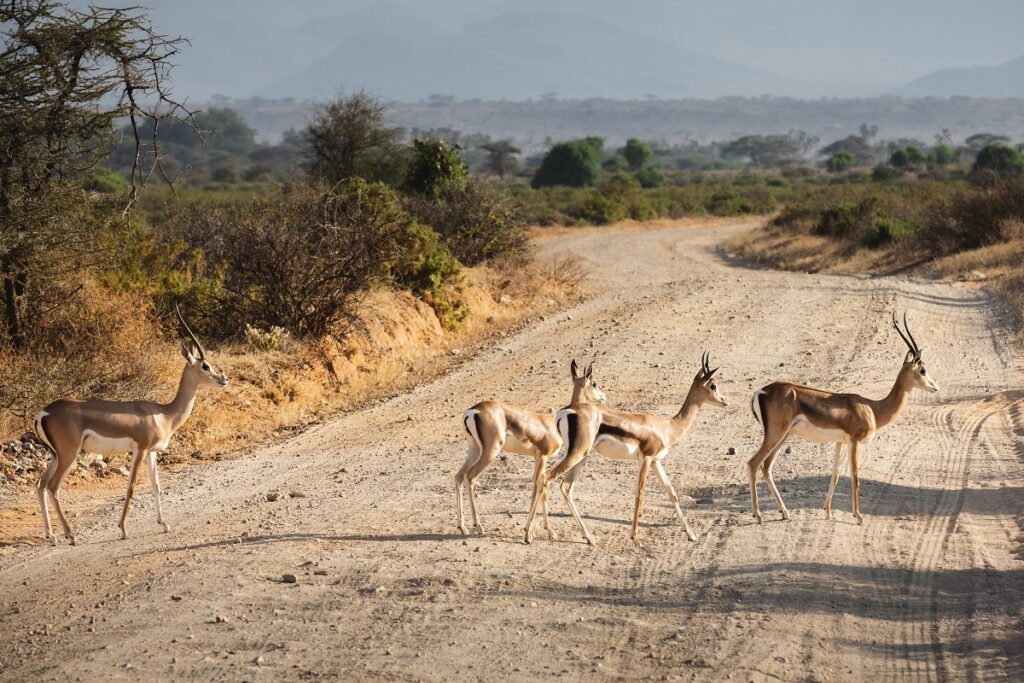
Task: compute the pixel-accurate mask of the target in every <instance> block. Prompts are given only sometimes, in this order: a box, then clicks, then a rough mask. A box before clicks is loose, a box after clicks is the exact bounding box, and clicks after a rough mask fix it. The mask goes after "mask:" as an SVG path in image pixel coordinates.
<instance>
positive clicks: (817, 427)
mask: <svg viewBox="0 0 1024 683" xmlns="http://www.w3.org/2000/svg"><path fill="white" fill-rule="evenodd" d="M892 325H893V327H895V328H896V331H897V332H898V333H899V335H900V337H901V338H902V339H903V341H904V343H906V345H907V348H908V351H907V355H906V357H904V359H903V366H902V367H901V368H900V371H899V373H898V374H897V375H896V382H895V383H894V384H893V385H892V389H891V390H890V391H889V394H888V395H887V396H886V397H885V398H883V399H881V400H877V401H875V400H872V399H869V398H864V397H863V396H859V395H857V394H833V393H831V392H829V391H821V390H818V389H812V388H811V387H805V386H801V385H799V384H790V383H788V382H776V383H774V384H769V385H768V386H766V387H764V388H763V389H760V390H759V391H756V392H754V397H753V398H752V399H751V405H750V407H751V410H752V411H753V412H754V417H755V418H756V419H757V421H758V422H760V423H761V425H762V426H763V427H764V441H763V442H762V443H761V447H760V448H758V449H757V452H756V453H754V456H753V457H752V458H751V459H750V460H749V461H748V462H747V471H748V474H749V475H750V501H751V505H752V507H753V510H754V517H756V518H757V521H758V523H761V522H762V521H764V518H763V517H762V516H761V510H760V508H759V507H758V504H757V470H758V468H760V469H761V472H762V473H763V474H764V478H765V481H767V482H768V490H769V491H771V493H772V496H773V497H774V498H775V502H776V503H777V504H778V506H779V511H780V512H781V513H782V518H783V519H789V510H787V509H786V505H785V503H783V502H782V497H781V496H780V495H779V490H778V489H777V488H776V487H775V481H774V480H773V479H772V464H773V463H774V462H775V455H776V453H778V451H779V448H781V447H782V444H783V442H785V440H786V437H788V436H789V435H790V434H796V435H797V436H799V437H800V438H802V439H804V440H806V441H810V442H812V443H835V447H836V448H835V466H834V468H833V470H832V480H831V483H830V485H829V489H828V497H827V498H826V499H825V514H826V516H827V517H828V519H832V494H833V493H834V492H835V488H836V483H837V482H838V481H839V471H840V468H841V467H842V465H843V461H844V459H845V458H844V455H843V448H844V447H846V448H848V449H849V451H850V488H851V491H852V494H853V516H854V517H855V518H856V519H857V523H858V524H863V523H864V518H863V517H862V516H861V514H860V501H859V491H860V479H859V477H858V472H857V467H858V461H859V457H860V449H861V447H862V446H863V445H865V444H867V442H869V441H870V440H871V438H872V437H874V435H875V432H876V431H878V430H879V429H881V428H882V427H884V426H886V425H887V424H889V423H891V422H892V421H893V420H895V419H896V418H897V417H898V416H899V414H900V413H901V412H902V411H903V408H904V407H905V406H906V405H907V398H908V397H909V396H910V392H911V391H913V390H914V389H927V390H928V391H931V392H936V391H938V390H939V385H938V384H936V383H935V382H934V381H932V378H931V377H929V376H928V372H927V370H925V367H924V362H923V361H922V360H921V347H919V346H918V345H917V342H916V341H915V340H914V337H913V335H912V334H911V333H910V327H908V326H907V316H906V314H904V315H903V327H904V328H905V329H906V334H904V333H903V330H901V329H900V326H899V323H898V322H896V313H895V312H894V313H893V314H892Z"/></svg>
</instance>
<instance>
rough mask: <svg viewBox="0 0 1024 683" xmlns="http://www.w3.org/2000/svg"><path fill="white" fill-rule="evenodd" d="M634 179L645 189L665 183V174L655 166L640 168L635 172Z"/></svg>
mask: <svg viewBox="0 0 1024 683" xmlns="http://www.w3.org/2000/svg"><path fill="white" fill-rule="evenodd" d="M636 179H637V180H638V181H639V182H640V187H643V188H645V189H650V188H652V187H661V186H662V185H664V184H665V174H664V173H662V172H661V169H660V168H658V167H656V166H647V167H646V168H642V169H640V170H639V171H638V172H637V174H636Z"/></svg>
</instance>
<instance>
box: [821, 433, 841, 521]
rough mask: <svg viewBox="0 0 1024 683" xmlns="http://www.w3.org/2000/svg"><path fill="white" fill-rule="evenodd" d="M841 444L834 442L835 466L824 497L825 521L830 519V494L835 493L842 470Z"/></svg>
mask: <svg viewBox="0 0 1024 683" xmlns="http://www.w3.org/2000/svg"><path fill="white" fill-rule="evenodd" d="M843 445H844V444H843V442H842V441H837V442H836V456H835V464H834V465H833V466H832V481H831V482H830V483H829V485H828V496H826V497H825V519H832V494H833V493H835V492H836V484H838V483H839V476H840V473H841V472H842V470H843V460H844V459H845V457H846V456H845V455H844V454H843Z"/></svg>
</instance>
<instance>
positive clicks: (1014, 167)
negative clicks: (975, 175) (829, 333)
mask: <svg viewBox="0 0 1024 683" xmlns="http://www.w3.org/2000/svg"><path fill="white" fill-rule="evenodd" d="M1022 170H1024V157H1022V156H1021V154H1020V152H1018V151H1017V150H1015V149H1014V148H1013V147H1010V146H1009V145H1004V144H1002V143H998V142H996V143H991V144H988V145H985V146H984V147H982V148H981V151H980V152H978V156H977V158H976V159H975V160H974V168H973V171H974V172H978V171H993V172H995V173H997V174H999V175H1001V176H1011V175H1018V174H1020V173H1021V171H1022Z"/></svg>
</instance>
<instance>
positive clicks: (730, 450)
mask: <svg viewBox="0 0 1024 683" xmlns="http://www.w3.org/2000/svg"><path fill="white" fill-rule="evenodd" d="M725 454H726V455H736V449H735V448H733V447H732V446H729V448H727V449H726V450H725Z"/></svg>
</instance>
